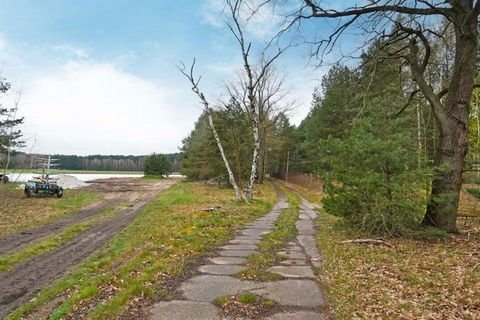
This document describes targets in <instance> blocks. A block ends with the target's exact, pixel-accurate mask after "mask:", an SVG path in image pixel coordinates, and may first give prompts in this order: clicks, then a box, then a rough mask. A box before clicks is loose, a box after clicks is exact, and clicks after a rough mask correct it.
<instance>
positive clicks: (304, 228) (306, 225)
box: [296, 220, 315, 235]
mask: <svg viewBox="0 0 480 320" xmlns="http://www.w3.org/2000/svg"><path fill="white" fill-rule="evenodd" d="M296 227H297V230H298V234H300V235H314V234H315V229H314V227H313V223H312V221H311V220H298V221H297V223H296Z"/></svg>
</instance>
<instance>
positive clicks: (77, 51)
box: [52, 44, 88, 59]
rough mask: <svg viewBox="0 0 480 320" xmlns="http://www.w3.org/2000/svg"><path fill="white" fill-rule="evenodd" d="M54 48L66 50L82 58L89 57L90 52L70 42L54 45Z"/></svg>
mask: <svg viewBox="0 0 480 320" xmlns="http://www.w3.org/2000/svg"><path fill="white" fill-rule="evenodd" d="M52 48H53V49H54V50H58V51H62V52H65V53H67V54H70V55H73V56H74V57H76V58H80V59H85V58H88V53H87V51H86V50H85V49H82V48H79V47H76V46H72V45H69V44H62V45H58V46H53V47H52Z"/></svg>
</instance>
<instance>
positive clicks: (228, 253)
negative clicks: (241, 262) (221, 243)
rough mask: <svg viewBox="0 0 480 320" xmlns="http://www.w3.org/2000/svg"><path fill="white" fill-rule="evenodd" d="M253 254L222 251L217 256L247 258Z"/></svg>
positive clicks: (245, 251)
mask: <svg viewBox="0 0 480 320" xmlns="http://www.w3.org/2000/svg"><path fill="white" fill-rule="evenodd" d="M255 252H256V251H254V250H222V251H219V252H218V254H219V255H221V256H222V257H248V256H249V255H251V254H252V253H255Z"/></svg>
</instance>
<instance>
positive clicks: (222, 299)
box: [213, 296, 228, 307]
mask: <svg viewBox="0 0 480 320" xmlns="http://www.w3.org/2000/svg"><path fill="white" fill-rule="evenodd" d="M227 302H228V296H222V297H218V298H216V299H215V300H213V304H214V305H216V306H218V307H221V306H223V305H224V304H226V303H227Z"/></svg>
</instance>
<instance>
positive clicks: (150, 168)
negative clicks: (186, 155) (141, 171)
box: [145, 153, 172, 177]
mask: <svg viewBox="0 0 480 320" xmlns="http://www.w3.org/2000/svg"><path fill="white" fill-rule="evenodd" d="M171 167H172V164H171V163H170V161H168V159H167V157H166V156H165V155H163V154H157V153H153V154H151V155H149V156H148V157H146V158H145V175H146V176H159V177H164V176H167V175H168V174H169V173H170V169H171Z"/></svg>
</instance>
